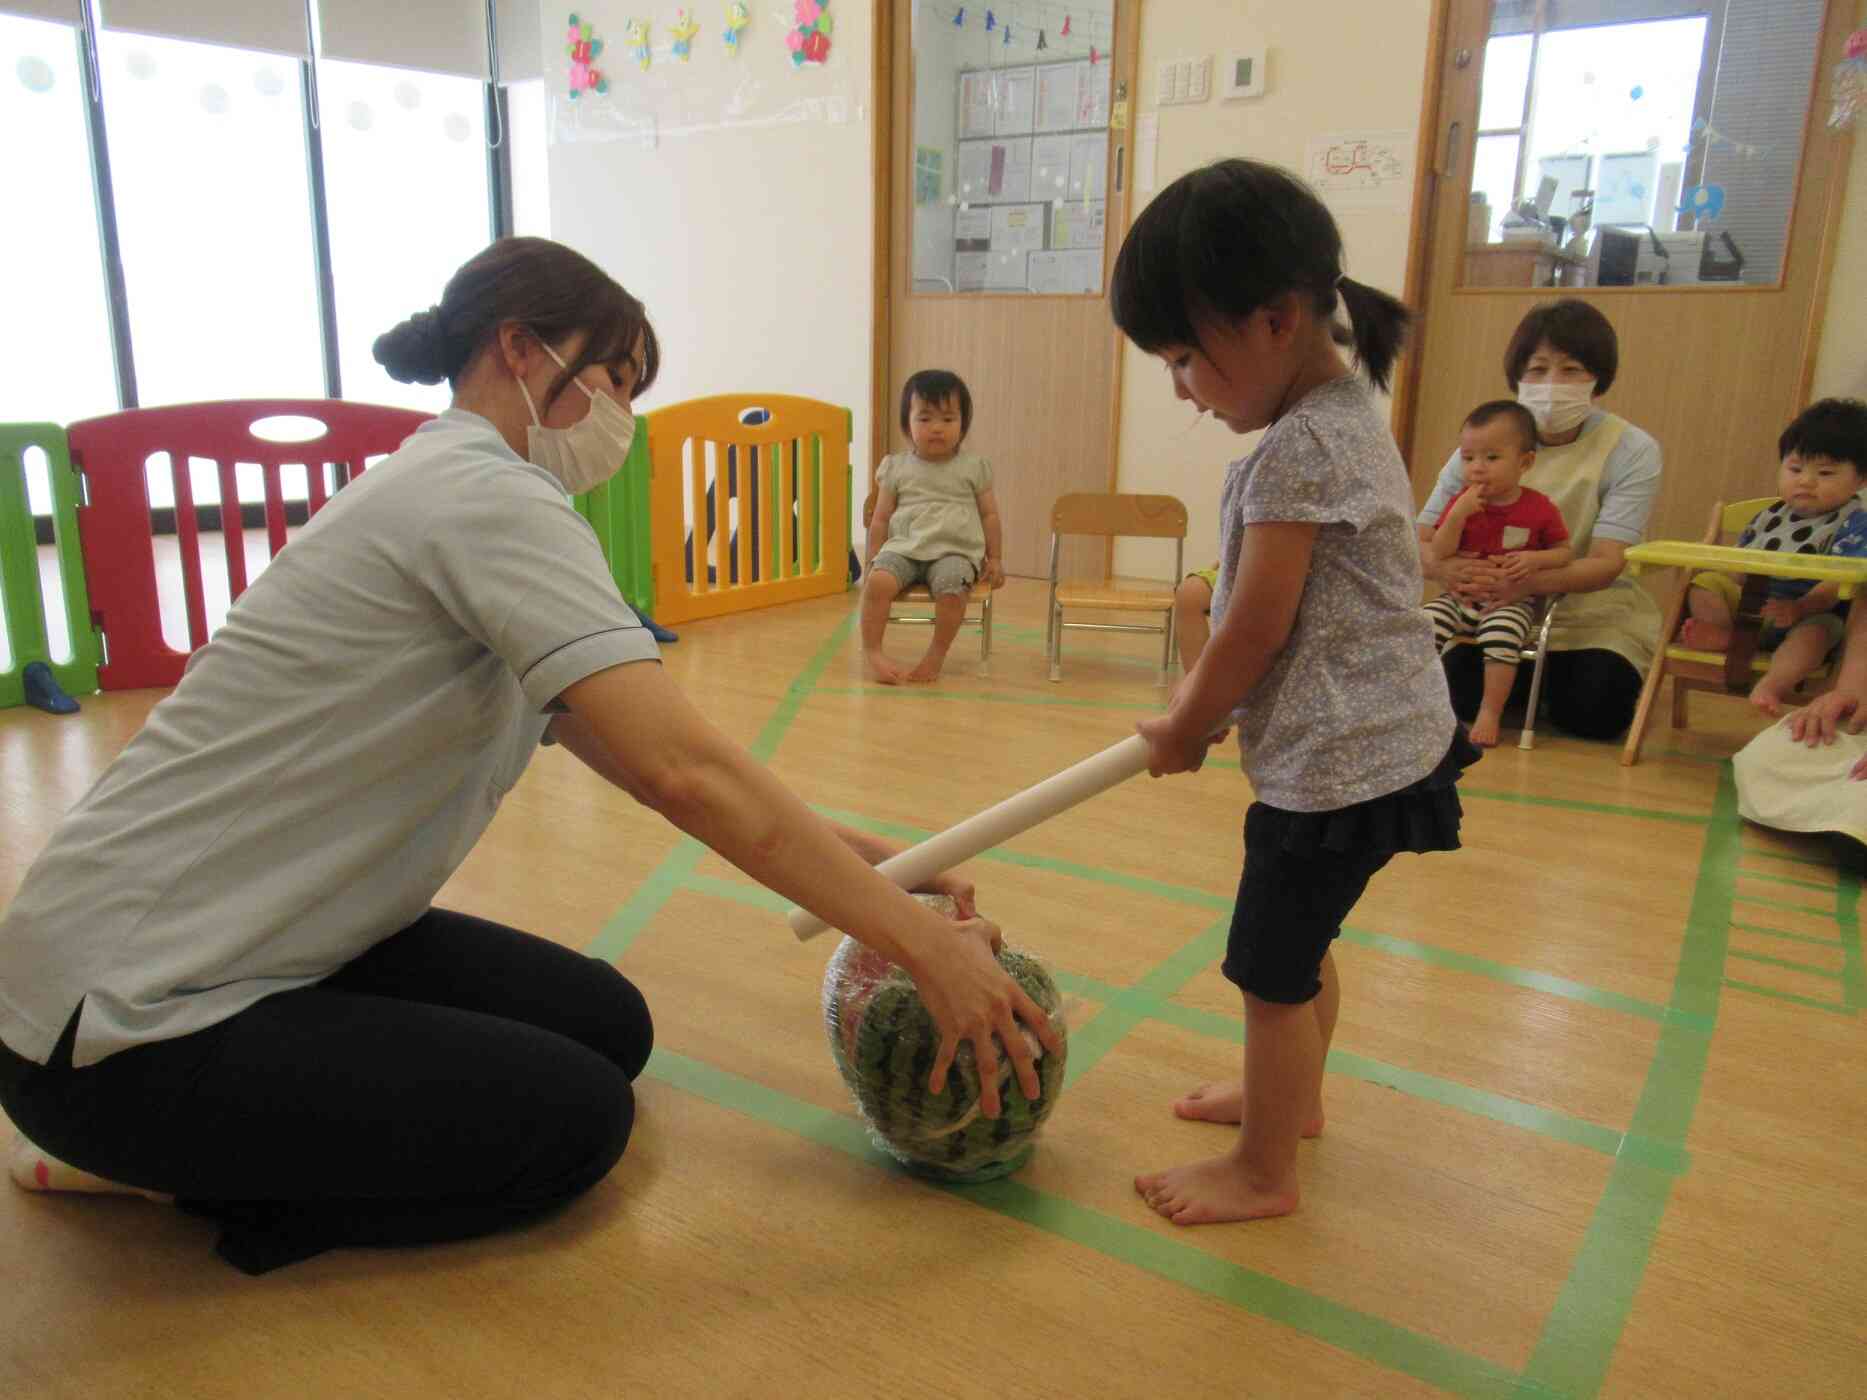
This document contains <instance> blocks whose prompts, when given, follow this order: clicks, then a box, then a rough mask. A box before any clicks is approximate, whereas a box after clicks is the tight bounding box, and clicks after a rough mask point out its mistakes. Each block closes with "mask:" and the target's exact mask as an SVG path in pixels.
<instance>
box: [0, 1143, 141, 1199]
mask: <svg viewBox="0 0 1867 1400" xmlns="http://www.w3.org/2000/svg"><path fill="white" fill-rule="evenodd" d="M11 1175H12V1177H13V1182H14V1184H15V1185H17V1186H19V1187H21V1188H23V1189H24V1190H27V1191H82V1192H86V1193H88V1194H91V1195H98V1196H105V1195H108V1196H142V1197H144V1198H146V1199H148V1200H151V1201H161V1202H163V1203H164V1204H167V1203H168V1202H170V1201H173V1200H174V1199H175V1198H174V1197H173V1196H165V1195H163V1194H162V1193H161V1192H159V1191H145V1190H143V1189H142V1187H140V1186H126V1185H124V1184H123V1183H122V1182H120V1181H108V1180H106V1179H105V1178H103V1177H101V1176H94V1175H92V1174H91V1173H90V1172H87V1171H81V1170H79V1169H78V1168H77V1167H74V1166H70V1165H69V1164H67V1163H65V1162H61V1161H59V1160H58V1158H56V1157H53V1156H51V1155H50V1154H49V1153H45V1152H41V1151H40V1150H39V1149H38V1148H37V1147H34V1146H33V1145H32V1144H31V1143H30V1142H28V1141H26V1139H25V1138H21V1139H20V1140H19V1143H18V1145H17V1146H15V1147H14V1149H13V1164H12V1170H11Z"/></svg>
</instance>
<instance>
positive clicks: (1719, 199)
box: [1679, 185, 1724, 223]
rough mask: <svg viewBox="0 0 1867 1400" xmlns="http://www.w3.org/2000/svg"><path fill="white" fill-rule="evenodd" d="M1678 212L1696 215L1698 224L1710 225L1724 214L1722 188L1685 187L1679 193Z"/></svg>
mask: <svg viewBox="0 0 1867 1400" xmlns="http://www.w3.org/2000/svg"><path fill="white" fill-rule="evenodd" d="M1679 212H1680V213H1681V214H1694V215H1697V216H1698V220H1699V222H1700V223H1710V222H1711V221H1712V220H1713V219H1716V218H1717V217H1718V216H1719V215H1720V214H1722V213H1723V212H1724V186H1723V185H1687V186H1686V187H1685V188H1684V189H1682V190H1680V191H1679Z"/></svg>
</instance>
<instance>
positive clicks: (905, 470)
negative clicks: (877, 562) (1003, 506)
mask: <svg viewBox="0 0 1867 1400" xmlns="http://www.w3.org/2000/svg"><path fill="white" fill-rule="evenodd" d="M875 481H876V484H877V485H879V486H883V487H886V488H887V489H888V490H890V491H893V492H894V493H895V513H894V514H893V515H892V516H890V517H889V520H888V543H887V544H885V545H884V546H883V548H884V549H886V550H888V551H889V552H890V553H891V554H899V555H900V556H901V557H902V558H904V559H939V558H941V557H943V556H944V555H948V554H963V555H965V556H966V557H967V558H968V559H970V560H972V562H973V564H974V566H975V567H976V566H977V565H978V564H979V562H980V561H981V560H983V559H984V558H985V526H984V524H983V522H981V520H980V519H979V494H980V493H981V492H982V491H989V490H991V488H992V464H991V463H990V462H988V461H986V460H985V458H983V457H981V456H980V455H979V454H978V453H977V452H956V453H954V454H953V456H951V457H950V458H948V459H947V460H946V461H944V462H929V461H928V460H927V459H926V458H924V457H922V456H920V455H919V454H918V453H914V452H896V453H892V454H890V455H889V456H887V457H884V458H882V464H881V466H879V467H877V468H876V469H875Z"/></svg>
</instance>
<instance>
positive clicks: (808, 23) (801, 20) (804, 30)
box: [784, 0, 836, 68]
mask: <svg viewBox="0 0 1867 1400" xmlns="http://www.w3.org/2000/svg"><path fill="white" fill-rule="evenodd" d="M791 13H792V16H793V17H794V18H795V19H796V21H797V23H796V26H795V27H794V28H793V29H792V30H791V31H790V33H788V34H786V35H785V36H784V46H785V47H786V48H787V49H789V50H790V51H791V66H792V67H794V68H802V67H803V66H804V65H805V64H806V63H822V62H823V61H824V60H825V59H827V58H828V57H829V56H830V31H831V30H832V29H834V28H835V27H836V21H835V20H834V19H832V18H831V17H830V0H796V3H795V4H794V5H793V7H792V11H791Z"/></svg>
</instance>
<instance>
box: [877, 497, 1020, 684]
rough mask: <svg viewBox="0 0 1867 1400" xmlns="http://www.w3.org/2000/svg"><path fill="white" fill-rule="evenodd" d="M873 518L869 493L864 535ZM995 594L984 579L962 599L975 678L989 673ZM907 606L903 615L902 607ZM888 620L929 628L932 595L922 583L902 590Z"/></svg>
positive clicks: (889, 613)
mask: <svg viewBox="0 0 1867 1400" xmlns="http://www.w3.org/2000/svg"><path fill="white" fill-rule="evenodd" d="M874 518H875V495H874V493H873V492H871V493H870V494H869V495H868V496H867V497H866V498H864V500H863V502H862V528H863V530H864V531H865V532H866V531H867V530H868V528H869V522H870V521H872V520H873V519H874ZM994 591H995V590H994V589H993V588H992V586H991V585H990V584H988V583H987V582H986V581H985V580H984V579H980V580H978V581H977V582H976V583H974V584H973V586H972V592H971V593H969V594H968V595H967V596H966V617H965V620H964V621H963V622H961V623H960V626H961V627H977V628H978V629H979V674H980V675H982V676H984V675H988V674H990V673H991V669H992V594H993V592H994ZM903 603H906V604H908V605H909V610H907V611H904V610H903V609H902V606H901V605H902V604H903ZM888 620H889V621H890V622H891V623H893V622H905V623H907V624H908V625H909V626H913V627H931V626H933V622H934V613H933V594H932V593H930V592H929V591H928V589H927V585H926V584H924V583H917V584H915V585H914V586H913V587H911V588H904V589H902V590H901V591H900V592H899V593H897V594H896V595H895V601H894V603H893V604H892V605H890V607H889V609H888Z"/></svg>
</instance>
